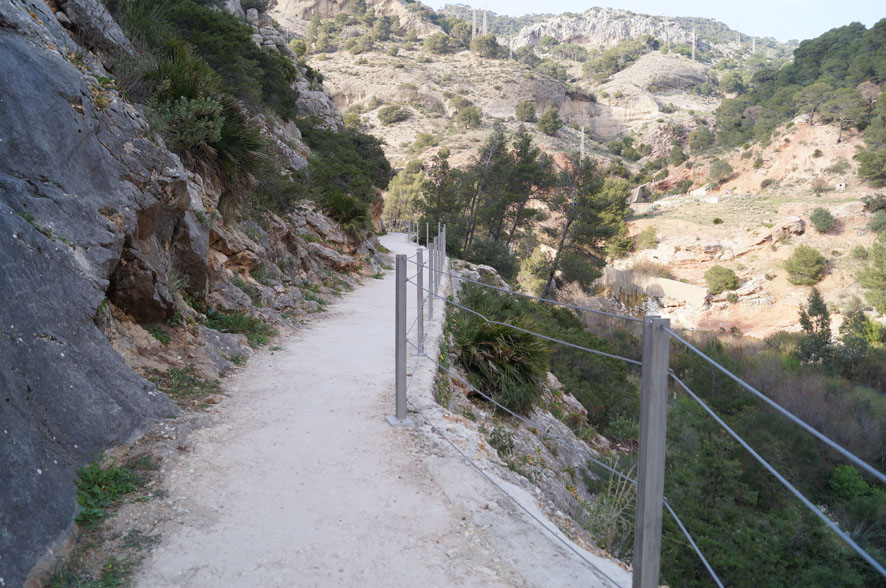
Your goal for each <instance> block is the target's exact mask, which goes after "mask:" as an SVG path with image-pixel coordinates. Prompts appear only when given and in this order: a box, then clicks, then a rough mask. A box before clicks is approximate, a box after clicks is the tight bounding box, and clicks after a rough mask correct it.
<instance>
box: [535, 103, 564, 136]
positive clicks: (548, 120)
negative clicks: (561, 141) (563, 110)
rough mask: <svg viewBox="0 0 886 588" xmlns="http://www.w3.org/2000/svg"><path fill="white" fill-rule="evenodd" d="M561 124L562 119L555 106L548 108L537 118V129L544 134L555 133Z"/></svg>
mask: <svg viewBox="0 0 886 588" xmlns="http://www.w3.org/2000/svg"><path fill="white" fill-rule="evenodd" d="M562 126H563V121H562V120H560V115H559V114H558V113H557V110H556V109H555V108H548V109H547V110H545V111H544V114H542V115H541V116H540V117H539V119H538V130H539V131H541V132H542V133H544V134H545V135H556V134H557V131H559V130H560V128H561V127H562Z"/></svg>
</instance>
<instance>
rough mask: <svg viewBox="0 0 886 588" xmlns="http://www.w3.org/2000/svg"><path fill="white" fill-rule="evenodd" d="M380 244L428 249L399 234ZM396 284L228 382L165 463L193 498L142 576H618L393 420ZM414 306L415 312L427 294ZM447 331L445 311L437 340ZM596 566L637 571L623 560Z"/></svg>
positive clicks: (360, 294) (179, 581) (242, 581)
mask: <svg viewBox="0 0 886 588" xmlns="http://www.w3.org/2000/svg"><path fill="white" fill-rule="evenodd" d="M382 243H384V244H385V245H386V246H387V247H388V248H389V249H391V250H392V251H393V252H394V253H406V252H409V253H413V252H414V250H415V247H414V245H411V244H409V243H407V242H406V239H405V237H404V236H403V235H402V234H391V235H388V236H386V237H384V238H383V239H382ZM409 267H410V268H414V266H411V265H410V266H409ZM409 273H410V274H411V273H414V269H411V270H410V272H409ZM393 294H394V276H393V272H387V275H386V277H385V279H384V280H373V279H366V280H364V283H363V284H362V285H361V286H360V287H358V288H357V289H356V290H355V291H354V292H351V293H349V294H347V295H346V296H345V297H344V298H343V299H341V300H339V301H337V302H335V303H334V304H331V305H330V306H329V312H327V313H325V314H324V316H322V317H319V318H317V319H316V320H314V321H313V322H312V323H311V324H310V325H309V326H308V327H307V328H306V329H304V330H302V331H300V332H299V333H298V334H296V335H295V336H293V337H291V338H290V339H288V340H287V341H285V342H284V343H283V344H282V350H281V351H278V352H276V353H274V354H270V353H263V354H259V355H258V356H257V357H255V358H254V359H253V360H251V361H250V362H249V365H248V366H247V367H246V368H245V369H244V370H243V371H242V372H241V373H239V374H238V375H236V376H235V377H233V378H231V379H230V380H229V381H228V382H227V386H226V389H227V391H228V392H229V393H230V395H231V398H230V399H229V400H227V401H226V402H225V404H224V405H223V407H224V409H223V410H222V414H221V423H220V424H219V425H217V426H213V427H210V428H208V429H203V430H200V431H197V432H195V433H193V435H192V437H191V438H190V440H189V441H190V443H191V446H192V447H193V449H192V450H191V451H190V452H189V453H187V454H185V455H182V456H180V457H177V458H175V460H174V463H172V464H169V465H168V466H167V469H168V475H167V478H166V480H167V481H166V486H167V491H168V492H169V496H170V498H171V499H172V500H175V501H176V503H177V504H180V505H184V507H183V508H182V509H181V510H180V516H177V517H176V518H175V519H174V520H170V521H168V522H165V523H163V524H162V526H161V528H160V529H159V531H160V533H161V535H162V541H161V543H160V544H159V545H158V546H157V547H155V548H154V549H153V551H152V552H151V553H150V555H149V556H148V558H147V559H146V560H145V562H144V564H143V565H142V567H141V569H140V570H139V571H138V572H137V574H136V576H135V584H136V586H140V587H146V588H147V587H150V588H154V587H166V586H207V587H208V586H212V587H217V586H262V587H270V586H336V587H339V586H354V587H358V586H359V587H376V586H379V587H380V586H385V587H404V588H405V587H410V588H412V587H422V586H424V587H430V586H576V587H578V586H583V587H588V586H601V587H604V586H610V585H611V584H609V583H608V582H604V581H602V580H600V579H599V572H594V571H593V570H591V569H590V568H589V566H587V564H585V563H583V562H581V561H580V560H579V559H578V558H576V557H575V556H574V555H573V554H571V553H570V552H568V551H567V550H565V549H564V548H563V547H562V546H561V545H559V544H557V543H556V541H555V540H554V539H553V538H552V537H551V536H550V535H549V534H547V533H546V532H545V531H543V530H541V529H540V528H539V527H538V525H537V524H536V523H534V522H533V521H531V519H529V518H528V517H526V515H525V514H523V513H522V512H521V511H520V510H518V509H517V508H516V507H514V505H513V504H512V503H511V502H510V501H508V500H507V499H506V498H505V497H504V496H503V495H502V494H501V493H500V492H499V491H498V490H496V489H495V488H493V487H492V486H491V485H490V484H489V483H488V482H487V481H486V480H484V479H483V477H482V476H481V475H480V474H479V473H477V472H476V471H475V470H473V469H471V467H470V466H469V465H467V464H466V463H465V462H464V461H463V460H462V459H461V457H459V456H458V454H457V453H455V452H454V451H453V450H452V449H451V447H447V446H445V445H444V444H443V443H442V442H441V441H439V439H434V438H432V437H434V435H433V434H432V433H431V432H430V428H429V427H427V426H418V427H414V428H394V427H391V426H390V425H388V424H387V423H386V422H385V418H384V417H385V416H386V415H389V414H391V413H392V412H393V367H392V366H393V347H394V341H393V339H394V337H393V330H394V329H393V299H394V296H393ZM412 294H413V295H414V293H412ZM408 308H409V310H410V318H409V321H408V322H409V323H411V322H412V318H413V317H414V313H415V301H414V298H413V299H412V301H411V303H410V304H409V306H408ZM436 316H437V317H438V318H439V310H437V314H436ZM439 332H440V325H439V320H438V321H436V322H435V324H434V326H432V327H431V329H430V332H429V338H430V340H431V341H432V345H434V346H435V345H436V337H438V336H439ZM423 364H425V365H423V366H421V365H420V366H419V367H418V369H415V368H414V365H415V360H414V358H412V357H410V358H409V361H408V366H409V369H410V373H411V374H412V373H414V376H413V378H414V379H413V381H412V383H411V384H410V392H409V393H410V397H411V398H416V399H417V398H418V397H420V396H421V397H423V398H424V403H419V404H420V405H424V406H428V405H427V404H426V403H427V398H428V397H429V395H430V385H431V382H432V379H433V370H432V369H431V367H430V366H429V362H427V361H425V362H423ZM423 412H424V411H423ZM417 420H419V419H417ZM504 484H505V485H506V486H507V487H509V491H513V492H514V493H515V495H516V496H518V498H520V500H521V503H524V504H525V505H527V507H528V508H530V509H533V510H535V511H537V510H538V507H537V504H536V503H535V500H534V499H533V498H532V497H531V496H529V494H528V493H526V492H525V491H523V490H521V489H519V488H516V487H514V486H511V485H509V484H507V483H504ZM589 557H593V556H590V555H589ZM598 563H599V565H600V566H601V567H603V568H604V569H605V572H606V574H607V575H609V576H611V577H613V578H616V579H617V580H618V583H619V584H621V585H625V586H626V585H628V584H629V583H630V580H629V575H628V574H627V573H626V572H624V571H623V570H621V569H620V568H619V567H618V566H616V565H615V564H614V563H613V562H610V561H608V560H603V559H602V558H600V560H599V562H598Z"/></svg>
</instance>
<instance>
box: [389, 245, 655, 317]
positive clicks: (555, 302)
mask: <svg viewBox="0 0 886 588" xmlns="http://www.w3.org/2000/svg"><path fill="white" fill-rule="evenodd" d="M407 261H409V262H410V263H412V264H415V262H414V261H410V259H407ZM430 271H432V272H434V273H439V274H441V275H444V276H447V277H449V279H451V280H459V281H462V282H468V283H470V284H477V285H478V286H483V287H484V288H489V289H490V290H498V291H499V292H504V293H506V294H510V295H512V296H517V297H519V298H526V299H529V300H535V301H537V302H544V303H545V304H550V305H552V306H561V307H563V308H571V309H572V310H580V311H582V312H589V313H591V314H596V315H599V316H608V317H610V318H617V319H623V320H626V321H631V322H635V323H642V322H643V319H638V318H636V317H633V316H628V315H625V314H615V313H612V312H606V311H603V310H597V309H594V308H588V307H587V306H579V305H577V304H569V303H568V302H560V301H559V300H551V299H550V298H542V297H540V296H533V295H531V294H524V293H523V292H515V291H513V290H509V289H507V288H502V287H501V286H493V285H492V284H486V283H483V282H480V281H478V280H472V279H471V278H466V277H464V276H459V275H456V274H452V273H450V272H447V271H443V270H440V269H436V268H430Z"/></svg>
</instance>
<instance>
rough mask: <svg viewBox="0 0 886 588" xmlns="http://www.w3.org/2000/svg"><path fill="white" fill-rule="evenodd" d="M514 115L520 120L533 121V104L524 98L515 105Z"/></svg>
mask: <svg viewBox="0 0 886 588" xmlns="http://www.w3.org/2000/svg"><path fill="white" fill-rule="evenodd" d="M514 116H515V117H516V119H517V120H519V121H522V122H535V105H534V104H533V103H532V101H531V100H524V101H523V102H521V103H520V104H518V105H517V110H516V111H515V112H514Z"/></svg>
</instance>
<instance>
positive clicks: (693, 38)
mask: <svg viewBox="0 0 886 588" xmlns="http://www.w3.org/2000/svg"><path fill="white" fill-rule="evenodd" d="M692 61H695V27H692Z"/></svg>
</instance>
